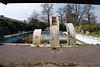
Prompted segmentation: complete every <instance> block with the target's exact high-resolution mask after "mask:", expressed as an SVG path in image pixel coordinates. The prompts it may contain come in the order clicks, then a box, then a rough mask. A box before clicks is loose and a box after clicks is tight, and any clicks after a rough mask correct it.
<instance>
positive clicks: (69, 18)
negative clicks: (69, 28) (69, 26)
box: [65, 4, 72, 23]
mask: <svg viewBox="0 0 100 67" xmlns="http://www.w3.org/2000/svg"><path fill="white" fill-rule="evenodd" d="M65 11H66V22H67V23H72V6H71V5H70V4H67V5H66V6H65Z"/></svg>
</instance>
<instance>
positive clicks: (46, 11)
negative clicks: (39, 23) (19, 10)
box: [41, 3, 53, 26]
mask: <svg viewBox="0 0 100 67" xmlns="http://www.w3.org/2000/svg"><path fill="white" fill-rule="evenodd" d="M41 6H42V7H43V10H42V14H43V15H44V18H45V17H47V19H48V26H49V21H50V20H49V17H50V16H51V15H53V12H52V9H53V4H49V3H45V4H42V5H41Z"/></svg>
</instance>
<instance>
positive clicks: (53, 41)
mask: <svg viewBox="0 0 100 67" xmlns="http://www.w3.org/2000/svg"><path fill="white" fill-rule="evenodd" d="M50 45H51V46H59V21H58V17H50Z"/></svg>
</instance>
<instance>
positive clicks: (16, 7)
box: [0, 3, 100, 23]
mask: <svg viewBox="0 0 100 67" xmlns="http://www.w3.org/2000/svg"><path fill="white" fill-rule="evenodd" d="M41 4H43V3H20V4H16V3H14V4H7V5H4V4H2V3H0V15H4V16H5V17H9V18H13V19H17V20H27V18H28V17H30V16H31V14H32V12H33V10H35V11H37V12H39V13H41V11H42V7H41ZM64 5H66V4H65V3H54V10H53V12H54V14H55V16H56V11H57V10H58V8H60V7H63V6H64ZM93 6H94V7H95V10H94V14H95V15H96V16H97V22H99V23H100V5H93Z"/></svg>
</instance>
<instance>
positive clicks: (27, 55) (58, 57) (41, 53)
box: [0, 45, 100, 65]
mask: <svg viewBox="0 0 100 67" xmlns="http://www.w3.org/2000/svg"><path fill="white" fill-rule="evenodd" d="M44 61H48V62H61V63H70V62H76V63H81V64H91V65H94V64H95V65H100V46H99V45H86V46H80V47H62V48H60V47H58V50H56V51H55V50H51V48H50V47H31V46H29V45H26V46H23V45H21V46H19V45H2V46H0V62H4V63H12V62H13V63H29V62H30V63H36V62H44Z"/></svg>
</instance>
